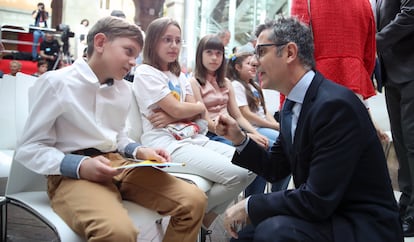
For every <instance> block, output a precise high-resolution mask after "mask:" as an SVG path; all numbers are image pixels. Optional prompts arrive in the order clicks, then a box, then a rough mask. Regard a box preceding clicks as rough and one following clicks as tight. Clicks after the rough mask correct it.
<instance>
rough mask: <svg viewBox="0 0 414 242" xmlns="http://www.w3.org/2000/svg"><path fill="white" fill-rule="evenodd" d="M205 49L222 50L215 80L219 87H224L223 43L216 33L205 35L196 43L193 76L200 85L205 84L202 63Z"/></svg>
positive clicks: (224, 62) (204, 71)
mask: <svg viewBox="0 0 414 242" xmlns="http://www.w3.org/2000/svg"><path fill="white" fill-rule="evenodd" d="M205 50H219V51H221V52H223V61H222V63H221V66H220V67H219V68H218V69H217V70H216V75H217V79H216V80H217V84H218V86H219V87H224V78H225V74H226V58H225V56H224V45H223V43H222V42H221V40H220V39H219V38H218V37H217V36H216V35H206V36H204V37H203V38H202V39H201V40H200V42H199V43H198V46H197V51H196V66H195V71H194V77H195V78H196V79H197V81H198V82H199V83H200V85H201V86H204V85H205V84H206V77H207V69H206V67H205V66H204V65H203V52H204V51H205Z"/></svg>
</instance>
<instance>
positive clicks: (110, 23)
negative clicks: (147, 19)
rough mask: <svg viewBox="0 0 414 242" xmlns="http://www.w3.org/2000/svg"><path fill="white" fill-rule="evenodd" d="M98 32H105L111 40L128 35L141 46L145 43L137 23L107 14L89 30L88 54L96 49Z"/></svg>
mask: <svg viewBox="0 0 414 242" xmlns="http://www.w3.org/2000/svg"><path fill="white" fill-rule="evenodd" d="M98 33H103V34H105V36H106V37H107V38H108V39H109V40H114V39H115V38H118V37H127V38H130V39H133V40H135V41H136V42H137V43H138V45H140V46H143V44H144V40H143V37H142V33H141V30H140V28H139V27H138V26H137V25H135V24H130V23H128V22H127V21H126V20H124V19H121V18H117V17H112V16H107V17H104V18H101V19H100V20H99V21H98V22H97V23H96V24H95V25H94V26H92V28H91V29H90V30H89V32H88V37H87V43H88V56H91V55H92V53H93V51H94V46H93V45H94V37H95V35H96V34H98Z"/></svg>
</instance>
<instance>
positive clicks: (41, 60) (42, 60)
mask: <svg viewBox="0 0 414 242" xmlns="http://www.w3.org/2000/svg"><path fill="white" fill-rule="evenodd" d="M45 64H46V65H47V61H46V60H45V59H40V60H38V61H37V68H39V67H40V66H42V65H45Z"/></svg>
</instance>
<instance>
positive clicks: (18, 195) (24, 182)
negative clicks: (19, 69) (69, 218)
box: [0, 74, 162, 242]
mask: <svg viewBox="0 0 414 242" xmlns="http://www.w3.org/2000/svg"><path fill="white" fill-rule="evenodd" d="M7 80H8V79H7ZM3 81H4V80H3ZM35 81H36V78H34V77H32V76H29V75H25V74H18V76H17V78H12V79H10V80H8V81H7V82H5V83H4V82H2V83H1V86H0V87H1V88H0V91H1V96H0V97H1V98H2V100H1V101H3V102H2V103H0V104H1V105H2V106H1V107H2V109H1V111H5V112H6V111H7V112H8V113H7V116H3V115H2V116H0V117H2V119H5V120H2V125H1V126H0V127H2V128H4V127H3V121H5V122H6V121H7V123H4V124H7V128H8V129H5V131H4V133H3V130H2V136H1V140H0V141H1V144H2V147H0V148H2V150H1V153H0V158H1V161H2V162H3V161H4V162H6V161H7V163H8V164H11V169H10V173H8V172H7V173H8V176H9V177H8V181H7V187H6V193H5V196H6V206H7V204H8V203H10V204H14V205H17V206H19V207H22V208H24V209H25V210H27V211H29V212H30V213H32V214H33V215H35V216H36V217H38V218H39V219H40V220H41V221H43V222H44V223H45V224H46V225H48V226H49V227H50V228H51V229H52V230H53V231H54V232H55V233H56V236H57V237H58V238H59V239H60V241H68V242H69V241H70V242H72V241H83V239H82V238H80V237H79V236H78V235H77V234H75V233H74V232H73V231H72V230H71V229H70V228H69V227H68V226H67V225H66V223H65V222H64V221H63V220H62V219H61V218H60V217H59V216H58V215H57V214H56V213H55V212H54V211H53V209H52V208H51V207H50V203H49V198H48V196H47V194H46V178H45V176H43V175H40V174H37V173H34V172H32V171H31V170H29V169H27V168H26V167H24V166H23V165H21V164H20V163H19V162H11V161H12V157H13V154H14V148H15V145H16V140H17V137H19V135H20V134H21V132H22V130H23V126H24V123H25V121H26V119H27V115H28V110H29V108H28V107H29V103H28V90H29V88H30V87H31V86H32V85H33V84H34V83H35ZM3 95H4V96H3ZM6 96H7V99H6V100H3V97H6ZM3 147H5V148H7V149H3ZM123 204H124V206H125V207H126V208H127V210H128V213H129V215H130V217H131V219H132V220H133V222H134V224H135V225H136V226H137V227H139V228H141V227H142V226H144V225H148V224H151V223H152V224H155V221H157V220H158V219H160V218H161V217H162V216H161V215H159V214H158V213H156V212H155V211H151V210H149V209H146V208H144V207H141V206H139V205H137V204H134V203H132V202H128V201H123ZM3 205H4V201H2V207H1V210H0V211H1V212H2V214H1V215H2V216H1V238H2V239H1V241H5V240H6V236H7V224H6V222H7V214H6V211H7V210H6V208H5V207H6V206H3Z"/></svg>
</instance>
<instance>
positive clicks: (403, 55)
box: [376, 0, 414, 84]
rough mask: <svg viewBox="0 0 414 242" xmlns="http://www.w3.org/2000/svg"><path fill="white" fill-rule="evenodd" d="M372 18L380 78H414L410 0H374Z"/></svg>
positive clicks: (412, 4) (395, 80)
mask: <svg viewBox="0 0 414 242" xmlns="http://www.w3.org/2000/svg"><path fill="white" fill-rule="evenodd" d="M376 17H377V30H378V32H377V35H376V38H377V52H378V57H379V60H380V63H381V76H382V79H383V81H384V82H391V83H396V84H401V83H405V82H408V81H414V68H413V66H414V48H413V43H414V0H378V1H377V7H376Z"/></svg>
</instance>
